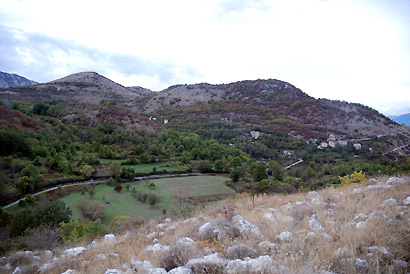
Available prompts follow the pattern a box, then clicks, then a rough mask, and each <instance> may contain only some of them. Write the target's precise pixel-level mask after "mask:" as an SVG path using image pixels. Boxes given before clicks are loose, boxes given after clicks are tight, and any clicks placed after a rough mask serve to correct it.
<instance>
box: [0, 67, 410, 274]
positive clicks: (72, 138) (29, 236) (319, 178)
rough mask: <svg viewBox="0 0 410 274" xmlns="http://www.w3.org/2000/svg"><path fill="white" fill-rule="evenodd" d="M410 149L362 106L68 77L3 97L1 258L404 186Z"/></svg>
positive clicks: (251, 89)
mask: <svg viewBox="0 0 410 274" xmlns="http://www.w3.org/2000/svg"><path fill="white" fill-rule="evenodd" d="M409 144H410V129H409V127H407V126H404V125H400V124H397V123H395V122H393V121H392V120H390V119H389V118H388V117H386V116H384V115H382V114H380V113H378V112H377V111H375V110H373V109H371V108H369V107H367V106H364V105H361V104H355V103H348V102H341V101H331V100H327V99H315V98H313V97H310V96H309V95H307V94H306V93H304V92H303V91H302V90H301V89H299V88H297V87H295V86H293V85H292V84H290V83H286V82H283V81H280V80H275V79H266V80H262V79H258V80H253V81H239V82H235V83H229V84H217V85H211V84H207V83H200V84H194V85H175V86H171V87H169V88H167V89H165V90H163V91H159V92H153V91H150V90H148V89H145V88H142V87H124V86H122V85H120V84H117V83H115V82H113V81H111V80H110V79H108V78H106V77H104V76H102V75H99V74H97V73H94V72H81V73H76V74H73V75H69V76H67V77H64V78H61V79H58V80H55V81H51V82H48V83H40V84H36V85H30V86H21V87H6V88H2V89H0V204H1V205H2V206H3V208H2V209H1V212H0V237H1V238H2V239H3V241H2V243H1V245H0V253H1V254H7V253H8V252H11V251H13V250H17V249H21V250H24V249H30V248H33V241H34V242H36V240H35V239H37V238H35V237H38V240H37V242H38V243H37V244H40V243H39V242H41V241H44V243H46V244H45V245H44V246H46V245H47V247H44V248H54V247H59V246H65V245H75V244H77V243H84V242H87V241H90V240H91V239H94V238H98V237H102V236H103V235H105V234H107V233H108V232H113V233H125V232H126V231H128V230H134V229H141V231H143V232H141V231H140V232H138V233H145V232H148V231H151V230H153V227H152V224H153V223H158V222H160V221H161V220H164V219H168V218H170V219H173V220H174V219H178V218H188V217H189V216H194V215H195V214H202V213H200V212H203V211H206V210H211V211H212V210H213V209H215V208H217V209H218V210H222V211H223V210H225V209H226V208H231V209H232V210H234V211H236V210H235V209H234V208H236V206H235V204H236V203H238V204H237V205H238V206H239V205H240V204H246V206H245V207H246V208H250V207H251V208H253V209H254V208H255V206H256V205H258V201H261V199H262V200H263V201H265V199H266V203H265V202H264V204H266V206H267V205H268V204H269V203H270V202H269V199H272V200H274V199H275V198H276V197H281V199H283V197H286V195H290V194H293V195H302V196H303V195H305V196H306V193H310V192H315V191H322V192H321V193H327V191H330V192H332V191H333V192H335V193H336V192H337V189H338V188H341V189H342V188H343V187H346V184H347V185H348V186H354V185H359V184H360V185H361V184H363V183H364V182H366V180H367V179H369V178H372V177H376V178H380V177H381V176H385V175H387V176H398V177H405V176H406V175H408V174H409V172H410V157H409V155H410V146H409ZM366 178H367V179H366ZM405 178H407V177H405ZM406 180H407V179H406ZM407 181H408V180H407ZM407 181H406V182H407ZM406 184H407V183H406ZM406 186H407V185H406ZM398 188H399V187H397V189H398ZM329 189H331V190H329ZM395 189H396V188H395ZM44 190H50V191H44ZM41 191H44V192H43V193H41V194H38V195H37V194H36V193H40V192H41ZM397 191H398V192H397V193H399V190H397ZM405 191H408V190H407V188H406V190H405ZM333 192H332V193H333ZM406 193H407V192H406ZM323 195H324V196H326V195H327V194H323ZM332 195H333V196H334V195H336V194H332ZM399 196H400V197H399ZM402 196H403V195H396V196H395V197H399V198H400V199H401V200H403V199H404V198H406V197H402ZM292 197H299V196H292ZM383 197H384V196H383ZM339 198H340V197H339ZM339 198H338V199H339ZM295 199H296V198H295ZM357 199H359V200H360V201H361V200H362V199H366V197H365V196H363V197H362V196H360V197H359V196H357ZM221 200H224V201H222V202H221ZM291 200H293V198H291ZM324 200H326V199H325V198H324ZM16 201H17V202H16ZM250 201H252V203H251V204H250ZM255 201H256V204H255ZM326 201H327V200H326ZM13 202H14V203H15V204H14V205H13V206H10V207H9V206H7V205H10V204H12V203H13ZM293 202H294V201H293ZM328 202H329V201H327V202H326V203H328ZM224 203H227V204H224ZM312 203H313V202H312ZM219 204H224V205H226V207H225V209H221V208H220V207H219ZM259 204H260V203H259ZM282 206H283V205H282ZM261 208H262V207H261ZM231 209H229V210H231ZM215 210H216V209H215ZM229 210H228V211H223V212H224V213H221V214H225V215H224V216H226V218H227V219H226V220H228V222H230V221H231V220H230V218H231V217H232V216H230V217H229V215H230V214H231V213H230V211H229ZM50 212H54V213H53V214H51V213H50ZM198 212H199V213H198ZM208 212H209V211H208ZM244 212H247V211H244ZM241 214H251V213H241ZM258 214H259V213H258ZM249 216H250V215H249ZM297 216H298V215H297V214H295V218H297ZM201 218H202V217H201ZM303 218H304V217H303ZM204 220H205V219H204ZM181 221H182V220H181ZM255 221H256V222H259V221H258V220H255ZM281 221H282V220H281ZM156 225H159V224H156ZM259 226H261V227H264V225H263V224H260V225H259ZM298 229H301V230H303V228H301V227H299V228H298ZM154 230H155V229H154ZM227 233H228V232H227ZM229 233H230V232H229ZM229 233H228V234H229ZM266 233H267V232H266ZM39 234H40V235H41V234H44V235H54V236H55V237H54V236H53V237H51V236H50V241H47V240H46V239H44V238H41V237H40V236H38V235H39ZM180 234H181V236H182V234H183V233H182V232H181V233H180ZM266 236H267V237H268V238H269V237H270V236H272V235H266ZM270 238H271V237H270ZM40 239H41V240H40ZM51 239H54V241H51ZM211 240H212V239H209V242H207V243H203V244H205V245H208V244H210V241H211ZM271 240H272V241H273V238H271ZM225 244H227V243H223V244H222V245H223V246H225ZM218 245H219V243H218V242H213V244H212V246H211V247H212V248H214V249H215V248H216V246H218ZM34 246H35V245H34ZM225 247H227V246H225ZM222 251H223V252H225V253H226V250H222ZM141 252H143V251H141ZM141 254H142V253H141ZM141 254H139V255H138V257H140V258H145V257H144V256H140V255H141ZM201 254H202V253H201ZM397 254H398V255H397V256H408V254H404V255H400V254H402V253H400V252H398V253H397ZM260 255H262V254H260ZM121 256H125V255H121ZM127 256H128V255H127ZM127 256H125V257H127ZM127 258H128V257H127ZM406 258H407V257H406ZM127 260H128V259H127ZM406 260H407V259H406ZM154 264H155V263H154ZM157 265H158V266H160V265H161V263H157ZM79 268H81V269H87V268H86V267H84V268H82V267H79ZM56 269H61V268H60V266H58V267H56ZM167 270H168V269H167ZM56 271H57V270H56ZM58 271H60V270H58ZM56 273H57V272H56Z"/></svg>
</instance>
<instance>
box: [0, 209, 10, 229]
mask: <svg viewBox="0 0 410 274" xmlns="http://www.w3.org/2000/svg"><path fill="white" fill-rule="evenodd" d="M12 217H13V216H12V215H11V214H10V213H9V212H8V211H5V210H3V208H1V207H0V227H6V226H8V225H9V224H10V222H11V219H12Z"/></svg>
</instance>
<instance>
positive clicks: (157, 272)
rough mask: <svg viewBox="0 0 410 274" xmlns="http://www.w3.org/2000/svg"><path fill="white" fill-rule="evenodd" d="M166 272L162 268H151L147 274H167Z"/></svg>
mask: <svg viewBox="0 0 410 274" xmlns="http://www.w3.org/2000/svg"><path fill="white" fill-rule="evenodd" d="M167 273H168V272H167V271H166V270H165V269H163V268H152V269H150V270H149V271H148V274H167Z"/></svg>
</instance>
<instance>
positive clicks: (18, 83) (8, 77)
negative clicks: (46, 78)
mask: <svg viewBox="0 0 410 274" xmlns="http://www.w3.org/2000/svg"><path fill="white" fill-rule="evenodd" d="M35 84H37V82H34V81H32V80H29V79H27V78H24V77H22V76H20V75H17V74H10V73H5V72H1V71H0V88H8V87H22V86H31V85H35Z"/></svg>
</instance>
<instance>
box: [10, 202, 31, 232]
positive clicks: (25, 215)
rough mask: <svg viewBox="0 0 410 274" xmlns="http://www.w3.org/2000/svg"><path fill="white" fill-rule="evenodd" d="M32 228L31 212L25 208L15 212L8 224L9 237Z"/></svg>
mask: <svg viewBox="0 0 410 274" xmlns="http://www.w3.org/2000/svg"><path fill="white" fill-rule="evenodd" d="M33 227H34V218H33V216H32V213H31V210H30V209H28V208H26V209H22V210H19V211H17V212H16V214H14V216H13V219H12V220H11V222H10V236H11V237H16V236H20V235H21V234H23V232H24V231H25V230H26V229H27V228H33Z"/></svg>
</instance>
